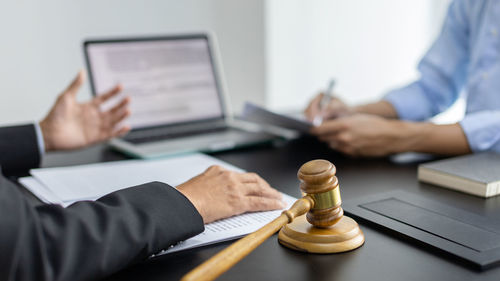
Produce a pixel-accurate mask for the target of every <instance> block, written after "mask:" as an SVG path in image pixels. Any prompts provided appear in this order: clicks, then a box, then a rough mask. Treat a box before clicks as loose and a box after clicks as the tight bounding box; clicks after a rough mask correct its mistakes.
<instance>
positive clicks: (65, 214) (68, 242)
mask: <svg viewBox="0 0 500 281" xmlns="http://www.w3.org/2000/svg"><path fill="white" fill-rule="evenodd" d="M68 188H71V187H68ZM201 231H203V220H202V218H201V216H200V215H199V213H198V212H197V211H196V209H195V207H194V206H193V205H192V204H191V203H190V202H189V200H188V199H187V198H186V197H184V196H183V195H182V194H181V193H179V192H178V191H176V190H175V189H174V188H172V187H170V186H168V185H166V184H163V183H159V182H153V183H148V184H145V185H140V186H136V187H132V188H128V189H125V190H121V191H118V192H114V193H111V194H109V195H107V196H105V197H103V198H101V199H99V200H98V201H96V202H79V203H75V204H73V205H71V206H70V207H68V208H66V209H64V208H62V207H60V206H57V205H42V206H37V207H33V206H31V205H30V204H29V203H28V202H27V201H26V199H25V198H24V197H23V195H22V194H21V193H20V192H19V190H18V187H17V186H15V185H14V184H13V183H11V182H9V181H8V180H6V179H5V178H3V177H2V176H0V280H94V279H99V278H102V277H104V276H107V275H109V274H111V273H113V272H116V271H118V270H119V269H121V268H123V267H125V266H127V265H129V264H131V263H134V262H136V261H140V260H144V259H146V258H147V257H148V256H150V255H152V254H154V253H158V252H159V251H160V250H162V249H165V248H168V247H169V246H170V245H172V244H174V243H176V242H178V241H181V240H184V239H187V238H189V237H192V236H194V235H196V234H198V233H200V232H201Z"/></svg>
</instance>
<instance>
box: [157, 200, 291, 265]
mask: <svg viewBox="0 0 500 281" xmlns="http://www.w3.org/2000/svg"><path fill="white" fill-rule="evenodd" d="M283 200H284V201H285V202H286V203H287V207H286V208H287V209H288V208H290V207H291V206H292V205H293V203H295V201H296V200H297V199H295V198H293V197H291V196H289V195H286V194H283ZM281 212H283V210H276V211H268V212H255V213H247V214H243V215H239V216H235V217H231V218H228V219H223V220H219V221H216V222H213V223H209V224H207V225H205V231H203V232H202V233H200V234H198V235H196V236H194V237H192V238H189V239H187V240H185V241H182V242H180V243H179V244H177V245H175V246H173V247H171V248H169V249H167V250H165V251H163V252H161V253H160V254H158V255H164V254H170V253H174V252H178V251H182V250H187V249H191V248H196V247H201V246H205V245H210V244H214V243H217V242H223V241H228V240H232V239H236V238H239V237H242V236H245V235H247V234H249V233H252V232H254V231H256V230H257V229H259V228H261V227H263V226H264V225H266V224H267V223H269V222H271V221H272V220H274V219H275V218H277V217H278V216H279V215H280V214H281Z"/></svg>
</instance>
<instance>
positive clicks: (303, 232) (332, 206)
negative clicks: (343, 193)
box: [278, 159, 365, 254]
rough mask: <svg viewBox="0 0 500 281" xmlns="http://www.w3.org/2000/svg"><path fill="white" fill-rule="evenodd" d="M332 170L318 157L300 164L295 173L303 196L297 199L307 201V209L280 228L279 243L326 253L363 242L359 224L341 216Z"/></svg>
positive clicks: (327, 162) (334, 169)
mask: <svg viewBox="0 0 500 281" xmlns="http://www.w3.org/2000/svg"><path fill="white" fill-rule="evenodd" d="M336 171H337V170H336V168H335V166H334V165H333V164H332V163H330V162H329V161H326V160H321V159H320V160H313V161H309V162H307V163H305V164H304V165H302V167H300V169H299V172H298V173H297V176H298V178H299V180H300V190H301V191H302V193H303V195H304V197H303V198H302V199H299V201H300V200H305V201H301V202H308V204H307V203H306V204H305V205H307V206H308V209H306V210H308V211H307V213H306V215H305V216H298V217H295V218H293V219H292V221H291V222H290V223H289V224H287V225H285V226H283V228H282V229H281V230H280V233H279V235H278V241H279V242H280V243H281V244H282V245H283V246H285V247H288V248H290V249H294V250H298V251H303V252H309V253H323V254H327V253H340V252H345V251H350V250H353V249H356V248H358V247H360V246H361V245H363V243H364V241H365V237H364V235H363V232H362V231H361V229H360V228H359V225H358V224H357V223H356V221H354V220H353V219H351V218H349V217H347V216H344V211H343V210H342V208H341V207H340V204H341V203H342V201H341V200H340V190H339V182H338V180H337V177H336V176H335V173H336ZM299 201H297V202H299ZM291 209H293V206H292V208H291ZM305 212H306V211H305V210H304V212H303V213H305Z"/></svg>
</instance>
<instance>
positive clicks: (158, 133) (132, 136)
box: [123, 127, 229, 144]
mask: <svg viewBox="0 0 500 281" xmlns="http://www.w3.org/2000/svg"><path fill="white" fill-rule="evenodd" d="M227 130H229V128H228V127H211V128H203V129H198V130H196V131H183V132H182V131H181V132H179V131H177V132H175V131H172V130H171V129H170V130H169V129H168V128H161V129H155V130H146V131H137V132H131V133H129V134H128V135H126V136H125V137H124V138H123V139H124V140H126V141H128V142H131V143H133V144H141V143H146V142H154V141H161V140H165V139H170V138H180V137H190V136H195V135H200V134H207V133H220V132H224V131H227Z"/></svg>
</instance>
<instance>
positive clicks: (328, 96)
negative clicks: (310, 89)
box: [313, 79, 335, 126]
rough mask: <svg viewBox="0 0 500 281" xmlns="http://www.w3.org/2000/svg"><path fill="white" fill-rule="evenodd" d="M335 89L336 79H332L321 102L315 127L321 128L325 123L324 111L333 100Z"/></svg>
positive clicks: (314, 123)
mask: <svg viewBox="0 0 500 281" xmlns="http://www.w3.org/2000/svg"><path fill="white" fill-rule="evenodd" d="M333 87H335V79H330V83H328V88H327V90H326V92H325V93H324V94H323V97H322V98H321V100H320V102H319V114H318V115H316V116H315V117H314V120H313V125H314V126H319V125H321V123H323V110H325V108H326V107H327V106H328V104H329V103H330V101H331V100H332V99H333Z"/></svg>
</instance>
